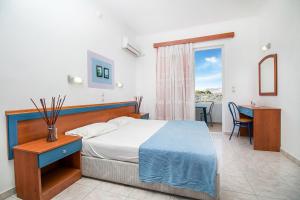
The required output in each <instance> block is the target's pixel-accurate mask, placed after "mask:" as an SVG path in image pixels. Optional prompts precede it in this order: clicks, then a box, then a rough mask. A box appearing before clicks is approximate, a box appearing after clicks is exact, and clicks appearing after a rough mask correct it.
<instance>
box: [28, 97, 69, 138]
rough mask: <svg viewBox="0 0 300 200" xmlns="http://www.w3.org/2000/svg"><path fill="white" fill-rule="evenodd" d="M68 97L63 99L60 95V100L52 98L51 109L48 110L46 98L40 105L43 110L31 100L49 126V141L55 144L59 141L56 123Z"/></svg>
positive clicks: (42, 99) (41, 100)
mask: <svg viewBox="0 0 300 200" xmlns="http://www.w3.org/2000/svg"><path fill="white" fill-rule="evenodd" d="M65 99H66V96H64V97H63V98H62V97H61V96H60V95H59V96H58V98H57V99H56V97H52V98H51V107H50V108H47V104H46V100H45V98H41V99H40V103H41V106H42V109H40V108H38V107H37V104H36V103H35V102H34V101H33V99H30V100H31V102H32V103H33V104H34V106H35V108H36V109H37V110H38V112H39V113H40V115H41V117H42V119H43V120H44V121H45V122H46V124H47V126H48V131H49V134H48V137H47V141H49V142H53V141H55V140H57V135H56V128H55V123H56V121H57V119H58V116H59V113H60V111H61V109H62V106H63V104H64V102H65Z"/></svg>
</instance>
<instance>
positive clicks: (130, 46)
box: [122, 37, 143, 57]
mask: <svg viewBox="0 0 300 200" xmlns="http://www.w3.org/2000/svg"><path fill="white" fill-rule="evenodd" d="M122 48H123V49H126V50H127V51H129V52H130V53H132V54H133V55H134V56H136V57H140V56H142V55H143V54H142V52H141V50H139V49H138V48H137V47H136V46H135V45H134V44H132V43H130V42H129V40H128V37H123V41H122Z"/></svg>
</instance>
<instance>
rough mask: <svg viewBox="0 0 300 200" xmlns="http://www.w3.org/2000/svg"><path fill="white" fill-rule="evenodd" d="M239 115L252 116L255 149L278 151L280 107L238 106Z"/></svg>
mask: <svg viewBox="0 0 300 200" xmlns="http://www.w3.org/2000/svg"><path fill="white" fill-rule="evenodd" d="M239 111H240V114H241V116H243V117H250V118H253V147H254V149H255V150H262V151H280V129H281V109H280V108H273V107H266V106H260V107H258V106H248V105H242V106H239Z"/></svg>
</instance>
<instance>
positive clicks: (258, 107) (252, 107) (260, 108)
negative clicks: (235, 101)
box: [239, 105, 281, 110]
mask: <svg viewBox="0 0 300 200" xmlns="http://www.w3.org/2000/svg"><path fill="white" fill-rule="evenodd" d="M239 106H240V107H244V108H249V109H251V110H281V109H280V108H276V107H269V106H252V105H239Z"/></svg>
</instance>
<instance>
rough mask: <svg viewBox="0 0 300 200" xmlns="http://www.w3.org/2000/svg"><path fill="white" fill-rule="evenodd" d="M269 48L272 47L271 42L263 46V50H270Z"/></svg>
mask: <svg viewBox="0 0 300 200" xmlns="http://www.w3.org/2000/svg"><path fill="white" fill-rule="evenodd" d="M269 49H271V43H268V44H266V45H264V46H262V47H261V50H262V51H268V50H269Z"/></svg>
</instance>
